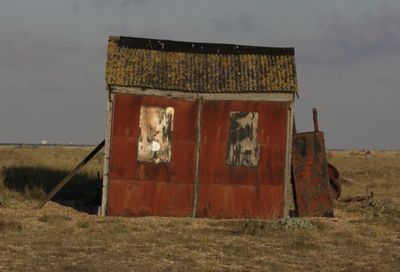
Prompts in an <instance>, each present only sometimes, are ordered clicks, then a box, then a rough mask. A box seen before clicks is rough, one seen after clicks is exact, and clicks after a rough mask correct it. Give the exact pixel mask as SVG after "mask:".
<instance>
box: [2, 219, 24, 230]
mask: <svg viewBox="0 0 400 272" xmlns="http://www.w3.org/2000/svg"><path fill="white" fill-rule="evenodd" d="M21 231H22V225H21V223H19V222H16V221H6V220H3V219H0V232H2V233H7V232H21Z"/></svg>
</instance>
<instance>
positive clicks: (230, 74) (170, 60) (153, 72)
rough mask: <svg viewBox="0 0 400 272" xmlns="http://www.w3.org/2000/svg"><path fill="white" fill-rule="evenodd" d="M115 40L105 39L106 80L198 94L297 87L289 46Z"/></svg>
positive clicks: (122, 84)
mask: <svg viewBox="0 0 400 272" xmlns="http://www.w3.org/2000/svg"><path fill="white" fill-rule="evenodd" d="M120 39H121V38H110V40H109V43H108V53H107V67H106V82H107V84H109V85H116V86H129V87H143V88H154V89H167V90H179V91H185V92H200V93H246V92H296V91H297V79H296V69H295V60H294V53H293V50H292V49H287V48H262V47H249V46H242V47H240V46H234V45H220V46H219V47H216V46H217V45H215V44H214V45H209V44H201V49H196V48H197V47H199V45H198V44H195V43H193V46H194V47H193V48H194V49H193V50H191V49H188V48H187V46H188V43H183V42H169V43H172V44H173V47H172V49H171V48H170V49H171V50H168V48H164V47H163V45H164V43H163V45H162V46H160V45H159V44H157V45H158V47H156V46H154V45H153V46H147V47H146V46H143V42H144V40H143V39H132V40H129V39H128V38H124V39H125V40H124V41H125V42H121V40H120ZM126 39H128V40H127V41H126ZM151 41H152V42H153V43H155V41H154V40H151ZM159 42H160V43H161V41H159ZM169 43H168V42H166V44H169ZM195 45H196V46H197V47H195ZM208 47H210V48H211V49H212V50H211V49H210V48H208ZM153 48H156V49H153ZM227 48H228V49H227ZM180 49H182V52H179V51H178V50H180ZM207 49H208V50H207ZM173 50H175V51H173ZM224 50H225V51H224ZM191 51H192V52H191ZM218 52H221V53H218Z"/></svg>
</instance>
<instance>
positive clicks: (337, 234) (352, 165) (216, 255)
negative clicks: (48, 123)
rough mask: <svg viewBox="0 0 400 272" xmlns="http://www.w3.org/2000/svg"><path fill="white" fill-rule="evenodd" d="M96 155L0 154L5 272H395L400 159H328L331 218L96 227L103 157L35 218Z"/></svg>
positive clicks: (142, 221)
mask: <svg viewBox="0 0 400 272" xmlns="http://www.w3.org/2000/svg"><path fill="white" fill-rule="evenodd" d="M90 149H91V148H86V147H79V148H78V147H12V146H4V147H0V170H1V176H0V271H165V270H166V271H243V270H244V271H305V270H312V271H399V267H400V152H397V151H386V152H381V151H372V152H370V153H371V154H369V152H368V153H367V152H365V151H357V150H354V151H330V152H329V153H328V158H329V161H330V162H332V163H333V164H334V165H336V166H337V168H338V169H339V170H340V172H341V174H342V177H343V179H342V189H343V196H342V197H349V196H355V195H366V194H368V193H370V192H373V193H374V197H373V198H372V199H370V200H366V201H361V202H354V203H343V202H336V203H335V215H336V217H335V218H309V219H299V218H288V219H282V220H278V221H266V220H248V219H247V220H246V219H242V220H209V219H191V218H160V217H145V218H118V217H105V218H104V217H98V216H96V215H94V213H95V212H96V206H97V205H98V203H99V191H100V188H101V187H100V186H101V183H100V180H101V175H100V174H99V173H101V168H102V165H101V164H102V156H101V154H100V155H99V156H97V157H96V158H95V159H94V160H93V161H92V162H90V164H89V165H88V166H87V168H85V170H84V171H82V173H81V174H80V175H78V176H77V177H76V178H75V179H74V180H73V181H72V182H71V184H69V185H68V187H66V188H65V189H63V190H62V191H61V192H60V194H59V195H58V197H57V198H56V199H55V200H54V201H52V202H49V203H48V204H47V205H46V206H45V207H44V208H43V209H41V210H37V209H34V207H35V205H37V203H38V199H40V198H41V197H43V196H44V194H45V193H46V192H48V191H49V190H50V189H51V188H52V186H54V183H55V182H57V181H59V180H60V179H61V178H62V177H63V176H64V175H65V174H66V173H67V171H68V170H70V169H71V168H73V167H74V165H75V164H76V163H78V162H79V161H80V159H82V158H83V157H84V156H85V154H86V153H88V152H89V150H90Z"/></svg>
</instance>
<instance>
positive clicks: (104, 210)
mask: <svg viewBox="0 0 400 272" xmlns="http://www.w3.org/2000/svg"><path fill="white" fill-rule="evenodd" d="M108 95H109V96H108V99H107V117H106V118H107V121H106V137H105V146H104V165H103V188H102V201H101V208H100V215H101V216H105V215H106V214H107V201H108V185H109V172H110V157H111V130H112V125H113V113H114V110H113V109H114V94H113V93H111V91H110V92H109V94H108Z"/></svg>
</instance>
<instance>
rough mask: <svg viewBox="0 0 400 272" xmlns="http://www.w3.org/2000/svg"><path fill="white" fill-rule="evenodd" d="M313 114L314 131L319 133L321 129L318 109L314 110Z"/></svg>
mask: <svg viewBox="0 0 400 272" xmlns="http://www.w3.org/2000/svg"><path fill="white" fill-rule="evenodd" d="M312 112H313V120H314V131H315V132H318V131H319V127H318V111H317V108H313V109H312Z"/></svg>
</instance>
